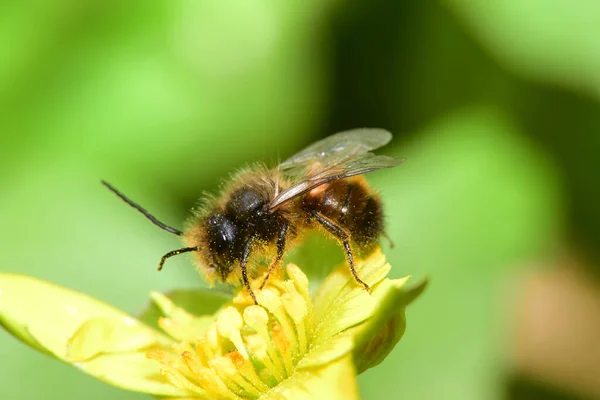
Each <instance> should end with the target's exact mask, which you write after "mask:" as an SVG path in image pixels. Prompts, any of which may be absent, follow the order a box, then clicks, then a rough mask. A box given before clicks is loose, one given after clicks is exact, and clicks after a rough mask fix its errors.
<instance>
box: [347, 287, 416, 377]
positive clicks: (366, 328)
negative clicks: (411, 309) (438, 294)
mask: <svg viewBox="0 0 600 400" xmlns="http://www.w3.org/2000/svg"><path fill="white" fill-rule="evenodd" d="M409 278H410V277H406V278H402V279H391V280H390V279H386V280H384V281H383V282H382V283H381V284H380V285H379V286H378V287H377V288H376V289H375V290H374V291H373V296H374V297H375V298H376V299H377V307H376V309H375V310H374V311H373V315H372V316H371V317H370V318H369V320H368V321H367V322H366V323H365V324H363V325H361V326H360V327H358V328H357V330H356V332H355V344H356V347H355V349H354V363H355V365H356V369H357V371H358V373H362V372H363V371H365V370H366V369H368V368H371V367H374V366H376V365H378V364H379V363H381V362H382V361H383V360H384V359H385V357H386V356H387V355H388V354H389V353H390V352H391V351H392V349H393V348H394V346H396V344H397V343H398V341H399V340H400V339H401V338H402V336H403V335H404V331H405V329H406V318H405V315H404V312H405V309H406V306H408V304H410V303H411V302H412V301H413V300H414V299H415V298H417V297H418V296H419V295H420V294H421V293H422V292H423V290H424V289H425V287H426V285H427V281H426V280H424V281H422V282H420V283H419V284H417V285H416V286H414V287H412V288H409V289H406V288H405V284H406V282H407V281H408V279H409Z"/></svg>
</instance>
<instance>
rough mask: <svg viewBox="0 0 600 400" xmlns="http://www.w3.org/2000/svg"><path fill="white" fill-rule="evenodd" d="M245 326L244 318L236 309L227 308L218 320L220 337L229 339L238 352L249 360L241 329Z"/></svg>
mask: <svg viewBox="0 0 600 400" xmlns="http://www.w3.org/2000/svg"><path fill="white" fill-rule="evenodd" d="M243 325H244V321H243V320H242V316H241V315H240V313H239V311H238V310H236V309H235V308H234V307H227V308H226V309H224V310H223V311H222V312H221V314H219V318H218V319H217V331H218V333H219V335H221V336H222V337H224V338H227V339H229V340H230V341H231V342H232V343H233V345H234V346H235V348H236V349H237V351H239V352H240V354H241V355H242V356H243V357H244V358H245V359H248V353H247V352H246V348H245V347H244V342H242V336H241V335H240V329H241V328H242V326H243Z"/></svg>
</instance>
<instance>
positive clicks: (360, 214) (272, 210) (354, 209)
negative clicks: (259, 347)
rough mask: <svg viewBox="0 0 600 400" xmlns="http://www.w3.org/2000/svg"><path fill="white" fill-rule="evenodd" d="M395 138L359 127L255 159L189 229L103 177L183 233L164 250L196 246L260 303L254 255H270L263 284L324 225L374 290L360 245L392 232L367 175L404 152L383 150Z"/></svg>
mask: <svg viewBox="0 0 600 400" xmlns="http://www.w3.org/2000/svg"><path fill="white" fill-rule="evenodd" d="M391 139H392V134H391V133H389V132H388V131H385V130H382V129H354V130H349V131H344V132H339V133H336V134H334V135H331V136H328V137H326V138H325V139H323V140H320V141H318V142H316V143H314V144H312V145H310V146H308V147H306V148H305V149H303V150H302V151H300V152H299V153H297V154H295V155H293V156H292V157H290V158H288V159H287V160H285V161H283V162H282V163H280V164H279V165H278V166H277V167H275V168H271V169H269V168H266V167H265V166H254V167H252V168H247V169H244V170H241V171H240V172H238V173H237V174H236V175H234V176H233V178H232V179H231V180H230V182H229V183H228V184H227V185H226V186H225V187H224V188H223V190H222V193H221V194H220V195H219V196H218V197H210V196H209V197H208V198H207V199H204V204H203V205H202V206H201V207H199V208H197V209H195V210H193V212H192V216H191V217H190V218H189V220H188V222H187V224H186V227H185V229H184V230H183V231H180V230H178V229H175V228H172V227H170V226H167V225H165V224H164V223H162V222H160V221H158V220H157V219H156V218H155V217H154V216H152V215H151V214H150V213H149V212H148V211H146V210H145V209H144V208H142V207H141V206H139V205H138V204H136V203H134V202H133V201H131V200H130V199H129V198H127V197H126V196H125V195H123V194H122V193H121V192H119V191H118V190H117V189H115V188H114V187H113V186H111V185H110V184H109V183H107V182H105V181H102V183H103V184H104V185H105V186H106V187H107V188H108V189H110V190H111V191H112V192H113V193H115V194H116V195H117V196H119V197H120V198H121V199H122V200H124V201H125V202H126V203H127V204H129V205H130V206H132V207H133V208H135V209H137V210H138V211H140V212H141V213H142V214H143V215H144V216H145V217H146V218H148V219H149V220H150V221H151V222H152V223H153V224H155V225H157V226H158V227H160V228H162V229H164V230H166V231H167V232H170V233H172V234H175V235H177V236H181V237H182V238H183V241H184V243H185V245H186V247H183V248H181V249H177V250H173V251H170V252H168V253H167V254H165V255H164V256H162V258H161V260H160V263H159V264H158V270H159V271H160V270H161V269H162V267H163V265H164V263H165V261H166V260H167V259H168V258H170V257H173V256H176V255H179V254H183V253H189V252H192V253H194V254H195V256H196V258H197V261H198V266H199V268H198V269H199V270H200V272H202V273H203V275H204V276H205V278H206V279H207V280H208V281H209V282H211V283H212V282H214V281H215V280H216V279H217V278H218V279H220V280H221V281H223V282H230V283H235V282H236V281H237V282H238V283H239V281H240V276H239V275H240V273H241V281H242V283H243V285H244V287H245V288H246V290H247V291H248V293H249V294H250V296H251V297H252V300H253V301H254V303H255V304H258V303H257V301H256V295H255V293H254V291H253V289H252V287H251V285H250V280H249V278H248V266H249V265H252V264H249V261H250V257H251V256H254V255H256V256H262V257H263V258H267V259H270V262H269V266H268V268H267V271H266V274H265V276H264V278H263V281H262V285H261V286H260V289H262V288H263V287H264V286H265V284H266V282H267V280H268V279H269V276H270V275H271V274H272V273H273V271H275V270H276V269H278V268H280V266H281V263H282V260H283V257H284V255H285V253H286V251H288V250H289V249H291V248H292V247H294V246H295V245H296V244H297V243H298V242H300V241H301V240H302V238H303V236H304V234H305V233H307V232H310V231H314V230H321V231H323V232H325V233H326V234H328V235H329V236H331V237H333V238H334V239H335V240H337V241H338V242H339V243H340V245H341V247H342V248H343V250H344V254H345V257H346V261H347V263H348V267H349V268H350V272H351V273H352V276H353V277H354V279H355V280H356V282H357V284H359V285H361V286H362V287H364V288H365V289H366V290H370V288H369V285H367V284H366V283H365V282H364V281H363V280H362V279H361V278H360V277H359V276H358V274H357V272H356V269H355V261H354V255H355V249H356V250H359V251H362V250H365V249H368V248H370V247H371V246H373V245H375V244H376V243H377V242H378V241H379V239H380V237H381V236H383V235H385V231H384V221H383V208H382V203H381V200H380V198H379V196H378V195H377V194H376V193H375V192H374V191H373V190H372V189H371V188H370V187H369V186H368V184H367V182H366V180H365V179H364V177H363V176H362V175H364V174H367V173H369V172H373V171H377V170H379V169H383V168H391V167H395V166H396V165H398V164H400V163H402V162H403V161H404V160H405V159H397V158H393V157H389V156H384V155H376V154H374V153H372V152H371V150H374V149H377V148H380V147H382V146H384V145H385V144H387V143H388V142H389V141H390V140H391Z"/></svg>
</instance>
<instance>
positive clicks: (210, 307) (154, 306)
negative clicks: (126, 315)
mask: <svg viewBox="0 0 600 400" xmlns="http://www.w3.org/2000/svg"><path fill="white" fill-rule="evenodd" d="M162 296H166V297H167V298H168V299H169V300H170V303H171V304H172V305H173V306H175V307H176V308H178V309H183V310H185V312H187V313H188V314H191V315H193V316H201V315H212V314H214V313H215V312H216V311H217V310H218V309H220V308H221V307H222V306H223V305H224V304H225V303H227V302H228V301H231V297H232V295H231V294H230V293H225V292H223V291H220V290H218V289H217V288H213V289H193V290H190V289H178V290H173V291H170V292H168V293H165V294H163V295H162ZM157 300H158V299H157V297H156V296H155V295H153V296H152V301H150V302H149V303H148V305H147V306H146V307H145V308H144V310H142V312H141V313H140V314H139V315H138V318H139V320H140V321H142V322H144V323H146V324H147V325H149V326H151V327H153V328H156V329H159V325H158V320H159V319H160V317H170V318H172V317H173V314H174V313H176V312H177V311H174V308H173V307H172V306H170V305H166V303H165V302H161V301H160V300H158V301H157Z"/></svg>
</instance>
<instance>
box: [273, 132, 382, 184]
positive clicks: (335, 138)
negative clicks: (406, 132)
mask: <svg viewBox="0 0 600 400" xmlns="http://www.w3.org/2000/svg"><path fill="white" fill-rule="evenodd" d="M390 140H392V134H391V133H389V132H388V131H386V130H383V129H372V128H361V129H353V130H349V131H344V132H339V133H336V134H333V135H331V136H328V137H326V138H325V139H323V140H319V141H318V142H316V143H313V144H311V145H310V146H308V147H306V148H305V149H303V150H301V151H300V152H299V153H297V154H295V155H293V156H292V157H290V158H288V159H287V160H285V161H284V162H282V163H281V164H280V165H279V168H280V169H281V170H282V171H284V172H286V173H287V174H288V175H301V174H303V173H305V172H306V170H307V167H310V166H312V165H314V164H315V163H319V165H321V166H322V167H323V168H324V169H326V168H328V167H329V166H331V165H335V164H339V163H340V162H343V161H344V160H346V159H348V158H351V157H353V156H356V155H359V154H364V153H367V152H368V151H370V150H374V149H377V148H379V147H382V146H384V145H386V144H387V143H388V142H389V141H390Z"/></svg>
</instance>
